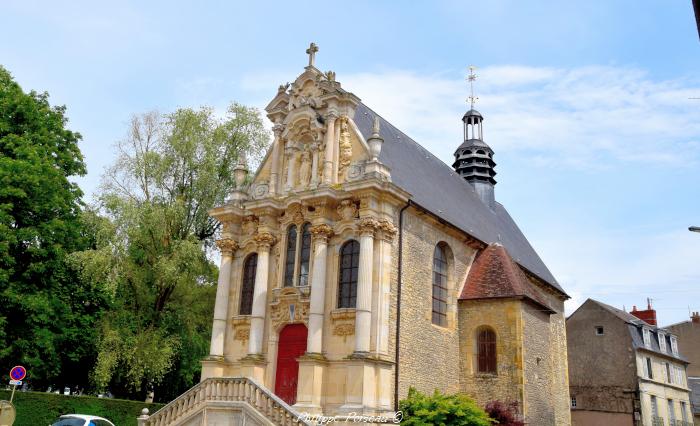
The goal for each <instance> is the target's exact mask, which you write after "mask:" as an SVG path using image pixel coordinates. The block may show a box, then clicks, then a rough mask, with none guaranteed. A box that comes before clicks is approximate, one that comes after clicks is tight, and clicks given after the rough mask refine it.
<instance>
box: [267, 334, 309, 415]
mask: <svg viewBox="0 0 700 426" xmlns="http://www.w3.org/2000/svg"><path fill="white" fill-rule="evenodd" d="M306 336H307V330H306V326H304V324H289V325H287V326H285V327H284V328H283V329H282V331H281V332H280V339H279V346H278V349H277V373H276V375H275V394H277V396H279V397H280V398H282V400H283V401H284V402H286V403H287V404H289V405H293V404H295V403H296V402H297V382H298V380H299V362H298V361H297V358H299V357H300V356H302V355H304V353H305V352H306Z"/></svg>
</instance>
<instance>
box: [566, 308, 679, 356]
mask: <svg viewBox="0 0 700 426" xmlns="http://www.w3.org/2000/svg"><path fill="white" fill-rule="evenodd" d="M588 303H591V304H594V305H597V306H599V307H601V308H603V309H604V310H606V311H608V312H610V313H611V314H613V315H614V316H616V317H617V318H619V319H620V320H622V321H624V322H626V323H627V324H628V328H629V333H630V338H631V340H632V346H633V347H634V348H635V349H643V350H645V351H651V352H655V353H657V354H660V355H663V356H665V357H669V358H675V359H677V360H679V361H681V362H685V363H687V362H688V361H687V359H686V358H685V357H684V356H682V355H680V354H679V355H674V354H673V353H672V352H671V351H670V349H671V342H670V340H669V337H670V336H669V332H668V331H666V330H665V329H663V328H660V327H657V326H654V325H651V324H649V323H647V322H646V321H643V320H641V319H639V318H637V317H635V316H634V315H632V314H630V313H627V312H625V311H623V310H622V309H617V308H615V307H613V306H610V305H608V304H605V303H603V302H599V301H597V300H594V299H588V300H586V302H585V303H584V305H586V304H588ZM581 307H583V305H581ZM577 311H578V309H577ZM575 313H576V312H574V314H575ZM574 314H571V316H573V315H574ZM571 316H570V317H571ZM643 328H647V329H649V330H650V331H651V341H650V343H651V345H650V346H646V345H645V344H644V335H643V331H642V329H643ZM659 331H661V332H662V336H663V339H665V342H666V345H665V346H666V350H665V351H662V350H661V346H660V345H659Z"/></svg>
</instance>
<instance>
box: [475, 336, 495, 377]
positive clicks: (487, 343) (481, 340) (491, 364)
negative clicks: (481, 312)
mask: <svg viewBox="0 0 700 426" xmlns="http://www.w3.org/2000/svg"><path fill="white" fill-rule="evenodd" d="M476 353H477V364H478V365H477V371H478V372H479V373H488V374H496V332H495V331H493V329H491V328H490V327H480V328H479V329H478V330H477V332H476Z"/></svg>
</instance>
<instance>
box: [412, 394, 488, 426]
mask: <svg viewBox="0 0 700 426" xmlns="http://www.w3.org/2000/svg"><path fill="white" fill-rule="evenodd" d="M399 409H400V410H401V412H402V414H403V421H402V422H401V424H402V425H405V426H448V425H449V426H490V425H492V424H493V423H494V422H493V420H491V419H490V418H489V416H488V414H486V412H485V411H484V410H482V409H481V408H479V406H477V405H476V403H474V401H472V400H471V399H470V398H469V397H468V396H466V395H464V394H455V395H445V394H442V393H440V392H439V391H438V390H435V393H433V395H432V396H428V395H425V394H423V393H421V392H418V391H417V390H416V389H414V388H410V389H409V390H408V398H406V399H404V400H403V401H401V402H400V403H399Z"/></svg>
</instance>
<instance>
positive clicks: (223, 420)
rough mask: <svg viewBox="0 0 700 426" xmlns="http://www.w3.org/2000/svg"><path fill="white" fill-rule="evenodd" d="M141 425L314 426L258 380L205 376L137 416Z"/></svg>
mask: <svg viewBox="0 0 700 426" xmlns="http://www.w3.org/2000/svg"><path fill="white" fill-rule="evenodd" d="M138 424H139V426H204V425H207V426H209V425H217V426H229V425H230V426H233V425H246V426H258V425H259V426H271V425H275V426H277V425H279V426H312V423H309V422H307V421H304V420H303V419H300V417H299V413H297V412H296V411H295V410H294V409H293V408H292V407H290V406H289V405H287V403H285V402H284V401H282V400H281V399H280V398H278V397H277V396H276V395H275V394H273V393H272V392H270V391H269V390H268V389H266V388H265V387H264V386H262V385H260V384H259V383H257V382H256V381H255V380H253V379H250V378H244V377H217V378H209V379H206V380H204V381H202V382H200V383H199V384H197V385H196V386H194V387H192V388H191V389H190V390H188V391H187V392H185V393H184V394H182V395H180V396H179V397H178V398H177V399H175V400H173V401H172V402H170V403H169V404H168V405H166V406H165V407H163V408H161V409H160V410H158V411H156V412H155V413H153V414H152V415H150V416H149V415H148V412H147V410H145V411H144V414H143V415H142V416H140V417H139V418H138Z"/></svg>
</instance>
